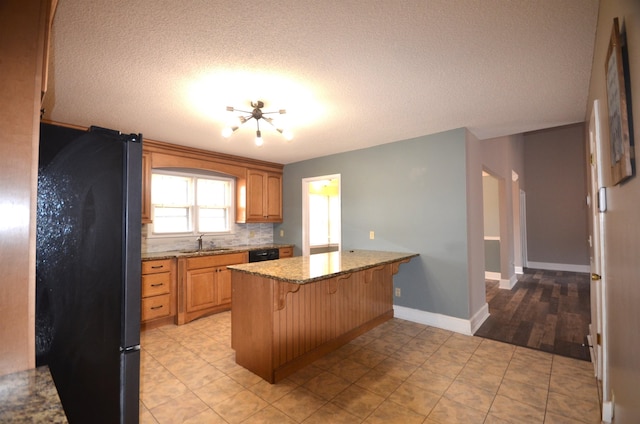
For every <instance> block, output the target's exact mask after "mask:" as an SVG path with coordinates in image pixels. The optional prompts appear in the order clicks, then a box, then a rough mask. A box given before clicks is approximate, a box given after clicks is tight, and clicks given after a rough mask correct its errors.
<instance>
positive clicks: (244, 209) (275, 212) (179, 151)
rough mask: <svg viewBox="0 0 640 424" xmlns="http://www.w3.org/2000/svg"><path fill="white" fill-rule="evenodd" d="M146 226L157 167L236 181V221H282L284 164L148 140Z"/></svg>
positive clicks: (144, 179)
mask: <svg viewBox="0 0 640 424" xmlns="http://www.w3.org/2000/svg"><path fill="white" fill-rule="evenodd" d="M143 143H144V144H143V153H142V223H143V224H148V223H150V222H151V215H152V214H151V172H152V169H153V168H166V169H169V168H177V169H197V170H206V171H213V172H216V173H219V174H225V175H228V176H230V177H233V178H235V180H236V222H238V223H248V222H282V168H283V165H280V164H277V163H272V162H264V161H260V160H256V159H249V158H242V157H239V156H231V155H226V154H222V153H216V152H211V151H205V150H200V149H194V148H190V147H185V146H178V145H175V144H169V143H163V142H160V141H155V140H148V139H144V141H143Z"/></svg>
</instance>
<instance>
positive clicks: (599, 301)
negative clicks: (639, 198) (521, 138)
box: [589, 100, 610, 422]
mask: <svg viewBox="0 0 640 424" xmlns="http://www.w3.org/2000/svg"><path fill="white" fill-rule="evenodd" d="M599 107H600V102H599V101H598V100H595V101H594V102H593V109H592V111H591V119H590V120H589V158H590V160H589V162H590V167H589V168H590V178H591V190H590V193H589V196H590V199H589V203H590V208H591V225H590V233H591V234H590V235H589V244H590V247H591V251H590V253H591V261H590V262H591V325H590V333H591V334H590V337H589V338H590V340H589V344H590V345H591V346H592V349H591V356H592V361H593V364H594V368H595V374H596V377H597V378H598V380H600V381H601V382H602V396H603V397H602V400H603V406H605V407H604V408H603V420H604V421H605V422H608V421H610V418H609V419H607V417H606V415H607V414H606V413H607V408H606V405H607V404H610V399H609V378H608V370H607V366H606V364H607V325H606V316H607V314H606V310H605V308H606V299H605V293H606V291H605V285H606V269H605V264H606V261H605V258H604V255H605V252H606V251H605V249H604V235H605V230H606V228H605V219H604V218H605V216H604V215H605V213H606V188H605V187H604V175H603V171H604V169H605V168H604V166H603V164H602V157H603V155H602V137H601V134H602V133H601V125H600V109H599ZM607 402H608V403H607Z"/></svg>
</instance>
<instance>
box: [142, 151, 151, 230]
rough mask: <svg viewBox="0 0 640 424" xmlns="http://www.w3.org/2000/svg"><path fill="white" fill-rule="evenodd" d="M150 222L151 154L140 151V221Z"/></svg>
mask: <svg viewBox="0 0 640 424" xmlns="http://www.w3.org/2000/svg"><path fill="white" fill-rule="evenodd" d="M150 222H151V154H150V153H148V152H145V151H143V152H142V223H143V224H149V223H150Z"/></svg>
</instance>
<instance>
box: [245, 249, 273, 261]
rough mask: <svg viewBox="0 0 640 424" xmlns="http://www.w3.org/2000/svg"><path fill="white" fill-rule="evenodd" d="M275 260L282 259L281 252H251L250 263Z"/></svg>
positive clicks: (262, 250)
mask: <svg viewBox="0 0 640 424" xmlns="http://www.w3.org/2000/svg"><path fill="white" fill-rule="evenodd" d="M273 259H280V250H278V249H275V248H273V249H256V250H249V262H260V261H271V260H273Z"/></svg>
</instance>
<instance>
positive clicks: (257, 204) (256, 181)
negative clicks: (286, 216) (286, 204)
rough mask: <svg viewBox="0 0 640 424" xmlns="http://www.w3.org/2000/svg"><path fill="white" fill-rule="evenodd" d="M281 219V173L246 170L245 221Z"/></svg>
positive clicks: (273, 220) (278, 220) (276, 220)
mask: <svg viewBox="0 0 640 424" xmlns="http://www.w3.org/2000/svg"><path fill="white" fill-rule="evenodd" d="M280 221H282V174H277V173H273V172H266V171H257V170H252V169H249V170H248V171H247V222H280Z"/></svg>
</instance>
